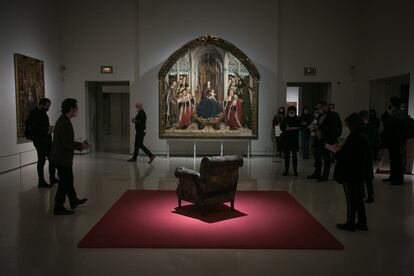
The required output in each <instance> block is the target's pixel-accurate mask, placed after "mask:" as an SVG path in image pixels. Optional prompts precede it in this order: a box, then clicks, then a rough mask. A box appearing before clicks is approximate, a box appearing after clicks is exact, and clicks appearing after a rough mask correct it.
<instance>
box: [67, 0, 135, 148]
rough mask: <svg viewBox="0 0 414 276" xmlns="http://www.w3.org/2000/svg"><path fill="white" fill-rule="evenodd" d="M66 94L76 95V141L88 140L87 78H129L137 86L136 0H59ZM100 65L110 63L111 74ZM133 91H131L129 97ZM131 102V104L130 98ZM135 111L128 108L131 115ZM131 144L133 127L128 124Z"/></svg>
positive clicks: (125, 79) (90, 79)
mask: <svg viewBox="0 0 414 276" xmlns="http://www.w3.org/2000/svg"><path fill="white" fill-rule="evenodd" d="M60 8H61V12H60V13H61V17H62V25H63V27H62V41H63V63H64V64H65V66H66V73H65V80H64V84H63V87H64V95H65V97H71V98H76V99H77V100H78V105H79V109H80V110H79V115H78V117H77V118H74V119H73V120H72V122H73V125H74V129H75V137H76V139H77V140H84V139H89V138H90V135H89V129H90V127H89V123H88V122H89V120H88V102H87V99H88V97H87V94H86V93H87V92H86V84H85V82H86V81H99V82H105V81H129V82H130V85H131V87H137V85H136V84H135V83H134V82H135V81H136V65H137V62H138V60H137V53H138V47H137V41H136V38H137V26H138V25H137V24H138V23H137V18H138V2H137V1H135V0H124V1H114V0H113V1H98V0H88V1H80V0H74V1H66V2H61V4H60ZM101 65H112V66H113V74H101V73H100V66H101ZM132 94H133V92H132V91H131V98H132ZM130 102H131V105H132V103H133V101H132V99H131V100H130ZM134 114H135V112H134V110H133V109H132V108H131V116H133V115H134ZM130 133H131V138H130V140H131V141H132V143H133V135H134V132H133V126H132V124H131V131H130Z"/></svg>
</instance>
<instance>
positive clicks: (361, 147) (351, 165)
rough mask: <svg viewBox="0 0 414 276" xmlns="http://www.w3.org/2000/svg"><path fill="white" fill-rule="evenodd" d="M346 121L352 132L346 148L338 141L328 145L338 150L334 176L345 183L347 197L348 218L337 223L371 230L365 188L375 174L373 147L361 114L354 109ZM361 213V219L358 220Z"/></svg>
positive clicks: (355, 228)
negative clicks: (364, 129) (336, 143)
mask: <svg viewBox="0 0 414 276" xmlns="http://www.w3.org/2000/svg"><path fill="white" fill-rule="evenodd" d="M345 123H346V125H347V127H348V128H349V130H350V134H349V136H348V137H347V139H346V141H345V144H344V145H343V146H342V148H340V149H339V148H338V147H337V145H329V144H326V145H325V147H326V148H327V149H328V150H330V151H332V152H334V153H335V158H336V160H337V164H336V166H335V171H334V179H335V180H336V181H337V182H338V183H340V184H343V187H344V192H345V197H346V209H347V220H346V223H344V224H337V225H336V227H337V228H339V229H341V230H346V231H352V232H353V231H355V230H362V231H367V230H368V227H367V218H366V214H365V205H364V200H363V193H364V192H363V191H364V182H365V181H366V180H368V179H370V180H372V179H373V177H374V175H373V169H372V155H371V149H370V145H369V141H368V138H367V136H366V135H365V134H364V133H363V132H362V129H363V126H364V124H363V121H362V119H361V117H360V116H359V115H358V114H356V113H352V114H351V115H350V116H348V117H347V118H346V119H345ZM357 217H358V222H356V223H355V220H356V218H357Z"/></svg>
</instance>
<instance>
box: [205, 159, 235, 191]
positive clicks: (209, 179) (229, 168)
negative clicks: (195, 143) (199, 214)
mask: <svg viewBox="0 0 414 276" xmlns="http://www.w3.org/2000/svg"><path fill="white" fill-rule="evenodd" d="M241 166H243V158H242V157H241V156H237V155H234V156H224V157H204V158H203V159H202V160H201V164H200V187H201V189H202V192H203V193H204V194H209V193H214V192H220V191H224V190H228V189H229V188H231V187H234V189H235V188H236V186H237V182H238V178H239V174H238V169H239V167H241Z"/></svg>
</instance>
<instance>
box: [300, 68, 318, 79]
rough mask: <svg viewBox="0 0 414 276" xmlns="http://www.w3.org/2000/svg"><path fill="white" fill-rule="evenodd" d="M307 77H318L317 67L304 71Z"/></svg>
mask: <svg viewBox="0 0 414 276" xmlns="http://www.w3.org/2000/svg"><path fill="white" fill-rule="evenodd" d="M303 73H304V75H305V77H315V76H316V67H305V69H304V70H303Z"/></svg>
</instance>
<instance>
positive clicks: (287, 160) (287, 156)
mask: <svg viewBox="0 0 414 276" xmlns="http://www.w3.org/2000/svg"><path fill="white" fill-rule="evenodd" d="M291 154H292V165H293V171H294V172H296V173H297V172H298V152H297V151H296V150H290V149H286V150H285V151H284V155H285V170H286V171H289V163H290V155H291Z"/></svg>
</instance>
